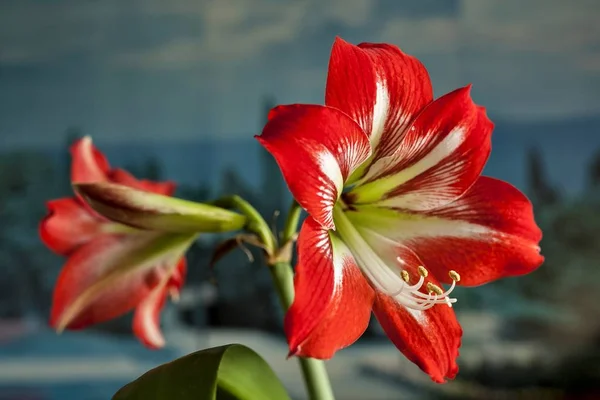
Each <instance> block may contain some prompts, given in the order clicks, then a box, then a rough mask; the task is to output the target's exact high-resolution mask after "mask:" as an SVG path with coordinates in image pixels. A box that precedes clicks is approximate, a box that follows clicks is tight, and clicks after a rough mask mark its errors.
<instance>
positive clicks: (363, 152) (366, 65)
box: [258, 39, 543, 382]
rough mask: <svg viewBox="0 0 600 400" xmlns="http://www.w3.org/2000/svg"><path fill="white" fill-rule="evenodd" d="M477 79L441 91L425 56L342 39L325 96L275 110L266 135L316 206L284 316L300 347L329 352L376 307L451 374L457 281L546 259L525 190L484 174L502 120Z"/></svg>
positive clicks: (303, 351)
mask: <svg viewBox="0 0 600 400" xmlns="http://www.w3.org/2000/svg"><path fill="white" fill-rule="evenodd" d="M469 91H470V87H465V88H461V89H458V90H455V91H454V92H451V93H449V94H446V95H444V96H442V97H440V98H438V99H436V100H433V94H432V88H431V82H430V80H429V76H428V74H427V71H426V70H425V68H424V66H423V65H422V64H421V63H420V62H419V61H418V60H417V59H415V58H413V57H411V56H408V55H406V54H404V53H403V52H402V51H400V50H399V49H398V48H397V47H395V46H392V45H387V44H369V43H365V44H360V45H358V46H354V45H351V44H349V43H347V42H344V41H343V40H341V39H337V40H336V41H335V43H334V45H333V50H332V53H331V60H330V63H329V75H328V79H327V89H326V96H325V103H326V105H325V106H320V105H289V106H280V107H277V108H275V109H273V110H272V111H271V113H270V115H269V122H268V123H267V125H266V126H265V128H264V130H263V133H262V135H261V136H259V137H258V140H259V141H260V143H262V144H263V146H264V147H265V148H266V149H267V150H268V151H270V152H271V154H272V155H273V156H274V157H275V159H276V160H277V162H278V164H279V166H280V168H281V170H282V172H283V175H284V177H285V179H286V182H287V184H288V186H289V187H290V190H291V191H292V194H293V195H294V197H295V198H296V200H297V201H298V203H300V205H301V206H302V207H303V208H305V209H306V211H307V212H308V213H309V217H308V218H307V219H306V221H305V222H304V225H303V226H302V229H301V232H300V236H299V239H298V252H299V260H298V265H297V266H296V277H295V288H296V299H295V301H294V303H293V305H292V307H291V308H290V310H289V312H288V313H287V315H286V320H285V330H286V334H287V337H288V341H289V345H290V352H291V354H295V355H299V356H306V357H315V358H321V359H327V358H330V357H331V356H332V355H333V354H334V353H335V352H336V351H337V350H339V349H341V348H343V347H346V346H348V345H350V344H351V343H353V342H354V341H356V340H357V339H358V337H359V336H360V335H361V334H362V333H363V332H364V331H365V329H366V328H367V324H368V322H369V318H370V314H371V311H373V312H374V313H375V316H376V317H377V319H378V320H379V322H380V323H381V325H382V327H383V329H384V330H385V332H386V333H387V335H388V336H389V338H390V339H391V340H392V341H393V342H394V344H395V345H396V347H398V349H399V350H400V351H402V352H403V353H404V354H405V355H406V357H408V358H409V359H410V360H412V361H413V362H415V363H416V364H418V365H419V366H420V367H421V368H422V369H423V370H424V371H425V372H427V373H428V374H429V375H430V376H431V378H432V379H433V380H434V381H436V382H443V381H444V380H445V379H446V378H453V377H454V376H455V375H456V373H457V371H458V367H457V365H456V358H457V356H458V348H459V346H460V338H461V334H462V330H461V327H460V325H459V324H458V322H457V320H456V317H455V314H454V312H453V309H452V308H451V307H450V306H451V305H452V303H453V302H455V301H456V300H455V299H451V298H449V297H448V296H449V294H450V292H451V291H452V289H453V288H454V287H455V285H456V284H463V285H467V286H475V285H481V284H483V283H486V282H489V281H492V280H495V279H498V278H502V277H506V276H515V275H522V274H526V273H529V272H531V271H533V270H534V269H535V268H537V267H538V266H539V265H540V264H541V263H542V261H543V257H542V256H541V255H540V254H539V251H540V248H539V247H538V243H539V241H540V239H541V232H540V230H539V228H538V227H537V226H536V224H535V222H534V219H533V212H532V207H531V204H530V203H529V201H528V200H527V198H526V197H525V196H524V195H523V194H522V193H520V192H519V191H518V190H517V189H515V188H514V187H513V186H511V185H509V184H508V183H505V182H502V181H499V180H496V179H493V178H488V177H482V176H480V174H481V171H482V169H483V167H484V164H485V162H486V160H487V158H488V155H489V153H490V138H491V133H492V128H493V124H492V123H491V122H490V120H489V119H488V117H487V115H486V113H485V109H484V108H483V107H480V106H477V105H475V104H474V103H473V101H472V100H471V97H470V94H469ZM459 281H460V282H459ZM442 283H451V284H452V286H451V287H450V288H449V289H448V290H446V291H444V290H443V289H442V288H441V284H442Z"/></svg>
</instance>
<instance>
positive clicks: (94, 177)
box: [71, 136, 110, 183]
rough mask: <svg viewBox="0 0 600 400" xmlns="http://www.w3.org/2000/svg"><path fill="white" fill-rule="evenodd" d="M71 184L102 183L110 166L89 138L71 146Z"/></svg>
mask: <svg viewBox="0 0 600 400" xmlns="http://www.w3.org/2000/svg"><path fill="white" fill-rule="evenodd" d="M71 157H72V159H73V160H72V163H71V182H75V183H85V182H104V181H106V180H107V174H108V172H109V170H110V166H109V164H108V161H107V160H106V157H104V154H102V153H101V152H100V151H99V150H98V149H97V148H96V147H95V146H94V144H93V143H92V139H91V138H90V137H89V136H86V137H84V138H81V139H79V140H78V141H77V142H75V143H74V144H73V145H72V146H71Z"/></svg>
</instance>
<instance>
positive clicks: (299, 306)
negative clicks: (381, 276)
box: [284, 217, 374, 359]
mask: <svg viewBox="0 0 600 400" xmlns="http://www.w3.org/2000/svg"><path fill="white" fill-rule="evenodd" d="M331 235H332V236H331V237H330V234H329V233H328V232H327V231H326V230H325V229H323V228H322V227H321V226H320V225H319V224H318V223H317V222H316V221H315V220H314V219H313V218H311V217H308V218H307V219H306V221H305V222H304V224H303V226H302V229H301V231H300V236H299V238H298V265H297V266H296V275H295V278H294V287H295V290H296V297H295V299H294V303H293V304H292V306H291V308H290V309H289V311H288V312H287V314H286V316H285V325H284V327H285V332H286V335H287V338H288V342H289V346H290V355H298V356H302V357H313V358H319V359H328V358H331V357H332V356H333V355H334V353H335V352H336V351H337V350H340V349H342V348H344V347H347V346H349V345H351V344H352V343H354V342H355V341H356V340H357V339H358V338H359V337H360V336H361V335H362V334H363V332H364V331H365V330H366V329H367V326H368V324H369V318H370V315H371V308H372V305H373V297H374V293H373V289H371V287H370V286H369V284H368V283H367V281H366V279H364V277H363V276H362V273H361V272H360V270H359V269H358V267H357V266H356V263H355V261H354V258H353V257H352V255H351V253H350V251H349V250H348V249H347V248H346V246H345V245H344V244H343V243H342V242H341V241H340V240H339V239H337V238H335V236H333V235H334V234H333V233H332V234H331ZM332 241H333V242H332Z"/></svg>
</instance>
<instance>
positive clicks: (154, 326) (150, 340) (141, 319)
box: [133, 284, 168, 349]
mask: <svg viewBox="0 0 600 400" xmlns="http://www.w3.org/2000/svg"><path fill="white" fill-rule="evenodd" d="M167 291H168V287H167V286H166V285H165V284H161V285H159V286H157V287H156V288H155V289H154V290H152V292H150V294H149V295H148V296H147V297H146V298H145V299H143V300H142V301H141V303H140V304H139V305H138V306H137V307H136V309H135V314H134V317H133V333H134V334H135V336H137V338H138V339H139V340H140V342H142V343H143V344H144V345H145V346H146V347H149V348H151V349H160V348H161V347H164V345H165V338H164V336H163V334H162V332H161V329H160V311H161V310H162V308H163V306H164V305H165V301H166V299H167Z"/></svg>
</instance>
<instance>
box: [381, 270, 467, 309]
mask: <svg viewBox="0 0 600 400" xmlns="http://www.w3.org/2000/svg"><path fill="white" fill-rule="evenodd" d="M398 261H401V260H400V259H398ZM417 273H418V275H419V279H418V281H417V282H415V283H414V284H412V285H411V284H410V281H411V276H410V273H409V272H408V271H407V270H401V271H400V277H401V278H402V280H403V281H404V282H403V285H401V287H400V288H399V289H398V290H397V291H395V292H393V293H389V295H390V296H391V297H393V298H394V300H396V301H397V302H398V303H400V304H402V305H403V306H405V307H408V308H411V309H413V310H428V309H430V308H431V307H433V306H435V305H437V304H446V305H447V306H448V307H452V304H453V303H456V301H457V299H455V298H450V297H449V295H450V293H452V291H453V290H454V288H455V287H456V282H459V281H460V275H459V274H458V272H456V271H453V270H450V271H449V272H448V276H449V277H450V279H451V280H452V285H451V286H450V288H449V289H448V290H446V291H444V290H443V289H442V288H441V287H439V286H438V285H436V284H434V283H431V282H427V283H425V280H426V278H427V277H428V275H429V272H428V271H427V269H425V267H423V266H419V267H418V268H417ZM423 287H425V289H426V290H427V293H423V292H422V291H421V290H422V289H423Z"/></svg>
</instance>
